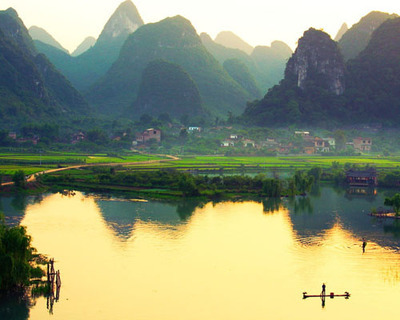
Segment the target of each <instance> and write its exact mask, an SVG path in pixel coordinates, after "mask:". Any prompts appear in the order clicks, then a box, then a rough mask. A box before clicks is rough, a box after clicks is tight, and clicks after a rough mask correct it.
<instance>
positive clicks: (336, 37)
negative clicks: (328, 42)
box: [334, 23, 349, 41]
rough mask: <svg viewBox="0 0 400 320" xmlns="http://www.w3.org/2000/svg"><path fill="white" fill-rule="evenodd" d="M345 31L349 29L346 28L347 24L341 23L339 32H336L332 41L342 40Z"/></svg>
mask: <svg viewBox="0 0 400 320" xmlns="http://www.w3.org/2000/svg"><path fill="white" fill-rule="evenodd" d="M347 31H349V27H348V26H347V23H343V24H342V26H341V27H340V29H339V31H338V32H337V34H336V36H335V39H334V40H335V41H339V40H340V39H342V37H343V35H344V34H345V33H346V32H347Z"/></svg>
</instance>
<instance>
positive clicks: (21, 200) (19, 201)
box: [11, 193, 28, 211]
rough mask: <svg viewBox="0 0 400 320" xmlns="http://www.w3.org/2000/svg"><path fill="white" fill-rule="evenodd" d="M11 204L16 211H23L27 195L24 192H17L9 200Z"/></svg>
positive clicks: (26, 203)
mask: <svg viewBox="0 0 400 320" xmlns="http://www.w3.org/2000/svg"><path fill="white" fill-rule="evenodd" d="M11 205H12V207H13V208H14V209H15V210H17V211H25V209H26V206H27V205H28V197H27V196H26V195H24V194H21V193H18V194H17V195H16V196H15V197H14V198H13V199H12V200H11Z"/></svg>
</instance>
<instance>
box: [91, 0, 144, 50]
mask: <svg viewBox="0 0 400 320" xmlns="http://www.w3.org/2000/svg"><path fill="white" fill-rule="evenodd" d="M143 24H144V23H143V20H142V18H141V17H140V15H139V12H138V10H137V9H136V7H135V5H134V4H133V3H132V2H131V1H130V0H127V1H125V2H123V3H121V4H120V6H119V7H118V8H117V10H116V11H115V12H114V14H113V15H112V16H111V18H110V19H109V20H108V22H107V23H106V25H105V26H104V29H103V31H102V32H101V34H100V36H99V39H98V40H97V44H102V43H106V44H109V43H110V42H115V41H117V42H121V43H123V42H124V41H125V40H126V38H128V36H129V35H130V34H131V33H133V32H135V31H136V29H138V28H139V27H140V26H142V25H143Z"/></svg>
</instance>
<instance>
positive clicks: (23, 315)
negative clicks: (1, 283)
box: [0, 296, 31, 320]
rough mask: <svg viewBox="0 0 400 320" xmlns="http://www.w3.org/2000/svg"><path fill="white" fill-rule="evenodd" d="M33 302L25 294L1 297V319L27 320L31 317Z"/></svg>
mask: <svg viewBox="0 0 400 320" xmlns="http://www.w3.org/2000/svg"><path fill="white" fill-rule="evenodd" d="M30 306H31V303H30V302H29V301H28V299H27V298H26V297H25V296H22V297H21V296H11V297H8V298H4V297H2V298H1V299H0V319H15V320H26V319H28V318H29V307H30Z"/></svg>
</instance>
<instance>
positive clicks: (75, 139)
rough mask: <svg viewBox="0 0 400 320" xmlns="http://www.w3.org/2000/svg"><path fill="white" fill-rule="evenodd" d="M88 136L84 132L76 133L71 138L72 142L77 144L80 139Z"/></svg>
mask: <svg viewBox="0 0 400 320" xmlns="http://www.w3.org/2000/svg"><path fill="white" fill-rule="evenodd" d="M85 138H86V136H85V134H84V133H83V132H78V133H74V134H73V135H72V138H71V143H72V144H76V143H78V142H80V141H83V140H85Z"/></svg>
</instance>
